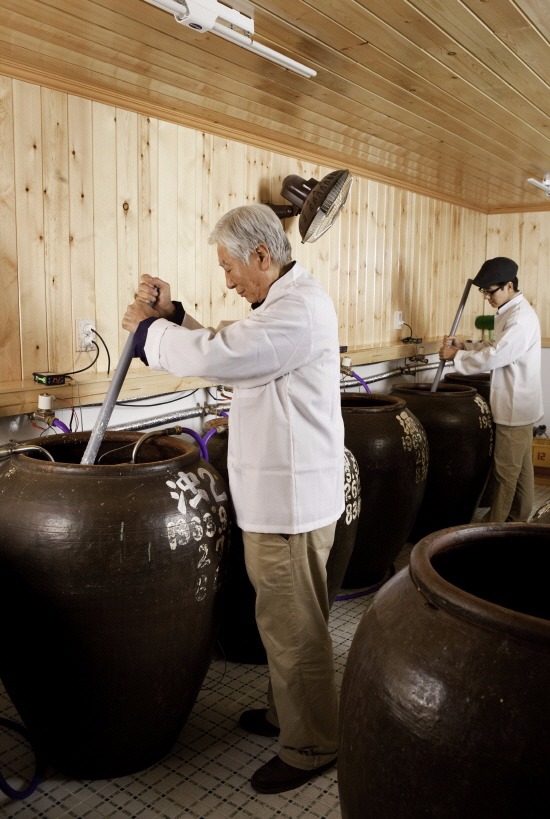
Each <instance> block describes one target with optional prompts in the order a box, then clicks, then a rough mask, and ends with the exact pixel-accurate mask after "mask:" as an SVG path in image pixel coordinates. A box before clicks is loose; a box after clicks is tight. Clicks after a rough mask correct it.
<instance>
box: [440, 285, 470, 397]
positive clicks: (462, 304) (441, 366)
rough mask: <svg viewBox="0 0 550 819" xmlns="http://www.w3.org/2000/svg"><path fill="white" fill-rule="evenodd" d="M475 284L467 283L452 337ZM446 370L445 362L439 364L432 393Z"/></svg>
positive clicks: (454, 322)
mask: <svg viewBox="0 0 550 819" xmlns="http://www.w3.org/2000/svg"><path fill="white" fill-rule="evenodd" d="M473 283H474V282H473V279H468V281H467V282H466V287H465V288H464V292H463V294H462V298H461V299H460V304H459V305H458V310H457V311H456V316H455V320H454V321H453V326H452V327H451V332H450V333H449V335H450V336H454V335H455V333H456V329H457V327H458V323H459V321H460V319H461V318H462V313H463V311H464V305H465V304H466V299H467V298H468V293H469V292H470V287H471V286H472V284H473ZM444 368H445V361H440V362H439V367H438V368H437V372H436V374H435V378H434V381H433V384H432V386H431V387H430V392H437V388H438V386H439V382H440V380H441V376H442V375H443V370H444Z"/></svg>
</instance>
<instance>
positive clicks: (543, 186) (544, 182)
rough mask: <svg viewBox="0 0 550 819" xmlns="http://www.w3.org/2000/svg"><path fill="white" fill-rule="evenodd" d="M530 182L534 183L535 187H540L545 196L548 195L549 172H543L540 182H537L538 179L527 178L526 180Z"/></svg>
mask: <svg viewBox="0 0 550 819" xmlns="http://www.w3.org/2000/svg"><path fill="white" fill-rule="evenodd" d="M527 181H528V182H530V183H531V185H535V187H537V188H540V189H541V191H544V192H545V193H546V196H550V173H545V174H544V176H543V177H542V182H539V180H538V179H532V178H529V179H528V180H527Z"/></svg>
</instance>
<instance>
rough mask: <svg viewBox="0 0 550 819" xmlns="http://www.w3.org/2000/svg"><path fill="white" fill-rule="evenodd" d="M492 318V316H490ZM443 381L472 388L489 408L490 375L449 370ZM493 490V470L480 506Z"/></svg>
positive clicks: (486, 504) (488, 501) (485, 503)
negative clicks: (465, 373)
mask: <svg viewBox="0 0 550 819" xmlns="http://www.w3.org/2000/svg"><path fill="white" fill-rule="evenodd" d="M491 318H492V316H491ZM445 381H447V382H449V383H450V384H465V385H466V386H467V387H473V388H474V389H475V390H477V391H478V393H479V394H480V395H481V397H482V398H484V399H485V401H487V403H488V405H489V407H490V406H491V401H490V398H491V373H490V372H486V373H475V374H473V375H464V374H463V373H457V372H456V371H455V370H451V371H450V372H449V373H447V375H446V376H445ZM494 488H495V481H494V477H493V469H492V466H491V469H490V470H489V477H488V478H487V483H486V485H485V489H484V491H483V494H482V496H481V497H480V499H479V505H480V506H490V505H491V500H492V498H493V492H494Z"/></svg>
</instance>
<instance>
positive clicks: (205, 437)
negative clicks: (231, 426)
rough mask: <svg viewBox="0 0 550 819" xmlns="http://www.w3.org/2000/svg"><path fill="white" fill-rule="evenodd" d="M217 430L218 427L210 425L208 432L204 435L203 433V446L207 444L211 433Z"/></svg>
mask: <svg viewBox="0 0 550 819" xmlns="http://www.w3.org/2000/svg"><path fill="white" fill-rule="evenodd" d="M217 431H218V428H217V427H212V429H209V430H208V432H207V433H206V435H205V436H204V438H203V439H202V442H203V444H204V445H205V446H206V445H207V444H208V441H209V440H210V438H211V437H212V436H213V435H215V434H216V432H217Z"/></svg>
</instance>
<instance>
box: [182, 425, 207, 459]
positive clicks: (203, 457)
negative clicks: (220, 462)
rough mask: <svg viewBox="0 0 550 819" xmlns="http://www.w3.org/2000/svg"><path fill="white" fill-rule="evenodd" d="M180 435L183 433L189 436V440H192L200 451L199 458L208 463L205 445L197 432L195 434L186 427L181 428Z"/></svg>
mask: <svg viewBox="0 0 550 819" xmlns="http://www.w3.org/2000/svg"><path fill="white" fill-rule="evenodd" d="M181 431H182V433H183V432H185V433H186V435H190V436H191V438H194V439H195V441H196V442H197V444H198V445H199V449H200V451H201V457H202V459H203V460H204V461H208V450H207V448H206V444H205V442H204V441H203V439H202V438H201V436H200V435H199V433H198V432H195V430H194V429H188V428H187V427H182V428H181Z"/></svg>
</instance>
